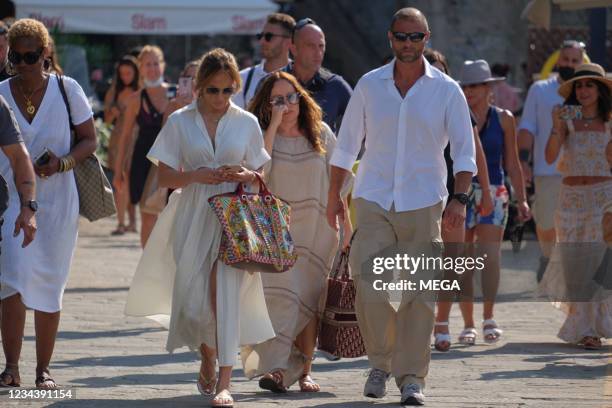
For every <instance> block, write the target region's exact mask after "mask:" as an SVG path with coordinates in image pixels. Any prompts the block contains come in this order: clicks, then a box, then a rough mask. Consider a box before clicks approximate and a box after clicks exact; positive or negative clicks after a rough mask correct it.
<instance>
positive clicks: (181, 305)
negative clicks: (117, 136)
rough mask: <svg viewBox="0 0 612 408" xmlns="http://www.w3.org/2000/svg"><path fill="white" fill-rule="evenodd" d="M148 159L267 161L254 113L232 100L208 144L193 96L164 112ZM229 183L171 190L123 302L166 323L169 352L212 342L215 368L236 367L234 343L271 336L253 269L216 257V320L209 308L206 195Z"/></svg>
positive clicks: (213, 242)
mask: <svg viewBox="0 0 612 408" xmlns="http://www.w3.org/2000/svg"><path fill="white" fill-rule="evenodd" d="M148 157H149V159H150V160H151V161H152V162H153V163H155V164H158V163H159V162H162V163H164V164H166V165H167V166H169V167H172V168H173V169H175V170H181V169H182V170H184V171H193V170H196V169H198V168H201V167H210V168H218V167H220V166H223V165H240V164H242V165H244V166H245V167H247V168H249V169H253V170H255V169H258V168H260V167H261V166H263V165H264V164H265V163H266V162H267V161H268V160H270V156H269V155H268V153H267V152H266V150H265V149H264V145H263V136H262V134H261V130H260V128H259V124H258V122H257V119H256V118H255V116H253V115H252V114H250V113H248V112H246V111H244V110H242V109H240V108H238V107H237V106H236V105H234V104H233V103H231V104H230V107H229V109H228V111H227V112H226V113H225V115H224V116H223V117H222V118H221V120H220V121H219V124H218V127H217V132H216V136H215V146H214V147H213V144H212V141H211V139H210V137H209V136H208V132H207V131H206V126H205V124H204V121H203V120H202V116H201V115H200V113H199V112H198V110H197V106H196V103H195V102H194V103H192V104H191V105H188V106H186V107H185V108H183V109H180V110H179V111H177V112H175V113H173V114H172V115H171V116H170V117H169V119H168V122H167V123H166V125H165V126H164V127H163V128H162V130H161V132H160V133H159V135H158V137H157V140H156V141H155V144H154V145H153V147H152V148H151V151H150V152H149V155H148ZM236 186H237V185H236V183H221V184H218V185H210V184H197V183H194V184H190V185H188V186H186V187H184V188H183V189H182V190H181V191H175V192H174V193H173V194H172V196H171V197H170V202H169V203H168V206H167V207H166V208H165V209H164V211H163V212H162V213H161V215H160V217H159V219H158V221H157V223H156V225H155V228H154V229H153V232H152V233H151V237H150V239H149V241H148V242H147V245H146V247H145V249H144V252H143V254H142V258H141V259H140V262H139V264H138V267H137V269H136V273H135V276H134V280H133V282H132V285H131V287H130V291H129V294H128V300H127V305H126V314H128V315H134V316H147V317H150V318H152V319H153V320H156V321H158V322H159V323H161V324H162V325H165V326H166V327H167V328H168V329H169V333H168V341H167V344H166V349H167V350H168V351H169V352H172V351H173V350H175V349H176V348H179V347H183V346H187V347H189V348H190V349H191V350H199V347H200V344H202V343H205V344H206V345H208V346H210V347H215V344H217V354H218V359H219V365H220V366H233V365H235V363H236V359H237V353H238V348H239V346H241V345H248V344H256V343H259V342H262V341H265V340H267V339H270V338H272V337H274V330H273V328H272V323H271V322H270V318H269V317H268V310H267V308H266V303H265V299H264V295H263V287H262V283H261V278H260V275H259V273H254V274H250V273H248V272H245V271H242V270H238V269H235V268H232V267H230V266H228V265H225V264H223V263H222V262H221V261H219V262H217V303H216V307H217V321H215V316H214V314H213V311H212V308H211V299H210V288H209V278H210V271H211V268H212V267H213V265H214V263H215V261H216V260H217V257H218V253H219V243H220V240H221V224H220V223H219V221H218V219H217V217H216V215H215V214H214V212H213V211H212V209H211V208H210V206H209V204H208V198H209V197H211V196H213V195H216V194H222V193H227V192H231V191H234V190H235V189H236ZM168 316H169V321H168Z"/></svg>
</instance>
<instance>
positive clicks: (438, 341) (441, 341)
mask: <svg viewBox="0 0 612 408" xmlns="http://www.w3.org/2000/svg"><path fill="white" fill-rule="evenodd" d="M423 56H424V57H425V58H426V59H427V61H428V62H429V63H430V64H431V65H433V66H434V67H436V68H438V69H439V70H440V71H442V72H444V73H445V74H446V75H450V71H449V68H448V63H447V61H446V57H445V56H444V55H443V54H442V53H440V52H439V51H437V50H433V49H431V48H425V50H424V52H423ZM470 119H471V120H472V129H473V133H474V146H475V147H476V167H477V168H478V175H477V176H476V178H477V179H478V184H479V185H480V187H481V189H482V191H484V192H487V194H482V198H481V200H480V203H479V214H480V215H481V216H487V215H489V214H491V212H492V211H493V198H492V196H491V194H489V192H490V185H489V171H488V169H487V162H486V159H485V153H484V151H483V150H482V143H481V142H480V137H479V136H478V128H477V127H476V121H475V120H474V118H473V117H471V118H470ZM444 160H445V161H446V169H447V171H448V173H447V178H446V189H447V190H448V192H449V194H452V193H453V192H454V191H455V176H454V175H453V159H452V157H451V152H450V145H449V144H447V145H446V148H445V149H444ZM442 240H443V241H444V243H445V244H446V245H445V250H446V254H447V255H448V256H454V257H459V256H462V255H463V253H464V251H465V248H464V246H463V243H464V242H465V225H461V226H459V227H457V228H450V229H449V228H444V229H442ZM446 273H447V275H446V276H445V279H459V281H460V282H461V283H463V280H464V279H466V278H469V279H472V277H471V276H470V277H466V276H465V274H456V273H455V271H447V272H446ZM468 285H469V287H471V282H469V283H468ZM456 297H459V300H460V303H459V307H460V308H461V310H462V311H463V310H464V309H466V310H465V313H466V314H467V315H471V314H472V310H471V309H472V308H473V302H471V299H470V301H469V302H461V300H462V299H461V291H460V290H459V291H457V292H451V291H446V290H445V291H441V292H440V294H439V295H438V302H437V304H436V306H437V310H436V322H435V325H434V338H435V340H434V347H435V349H436V350H438V351H442V352H445V351H449V350H450V347H451V336H450V333H449V325H448V320H449V316H450V312H451V308H452V305H453V300H454V299H455V298H456ZM467 322H468V323H467V326H466V327H465V328H464V329H463V330H462V331H461V333H460V334H459V342H460V343H462V344H467V345H471V344H474V342H475V341H476V331H475V329H474V327H473V324H472V323H470V322H469V320H468V321H467Z"/></svg>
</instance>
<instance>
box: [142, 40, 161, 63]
mask: <svg viewBox="0 0 612 408" xmlns="http://www.w3.org/2000/svg"><path fill="white" fill-rule="evenodd" d="M147 54H153V55H155V56H156V57H157V58H159V62H160V63H162V64H165V60H164V52H163V51H162V49H161V48H159V47H158V46H157V45H145V46H144V47H142V50H140V53H139V54H138V62H139V63H140V64H142V59H143V58H144V56H145V55H147Z"/></svg>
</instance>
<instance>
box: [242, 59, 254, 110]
mask: <svg viewBox="0 0 612 408" xmlns="http://www.w3.org/2000/svg"><path fill="white" fill-rule="evenodd" d="M254 73H255V66H252V67H251V69H249V73H248V74H247V78H246V82H245V83H244V89H243V90H242V96H243V97H244V107H245V109H246V104H247V92H249V88H250V87H251V81H252V80H253V74H254Z"/></svg>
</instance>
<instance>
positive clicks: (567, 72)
mask: <svg viewBox="0 0 612 408" xmlns="http://www.w3.org/2000/svg"><path fill="white" fill-rule="evenodd" d="M583 58H584V44H583V43H581V42H578V41H565V42H563V44H562V45H561V47H560V50H559V59H558V61H557V64H556V67H557V71H558V75H556V76H554V75H552V76H551V77H549V78H548V79H542V80H540V81H536V82H535V83H534V84H533V85H532V86H531V88H529V92H528V93H527V99H526V100H525V105H524V107H523V116H522V117H521V123H520V124H519V133H518V148H519V158H520V160H521V162H522V163H521V164H522V166H523V174H524V176H525V182H526V183H527V185H528V186H529V185H530V184H531V183H532V182H533V184H534V186H535V194H536V197H535V202H534V205H533V217H534V220H535V222H536V233H537V236H538V241H539V242H540V248H541V250H542V257H541V258H540V266H539V268H538V274H537V280H538V282H539V281H540V279H541V278H542V275H543V274H544V271H545V270H546V265H547V264H548V259H549V257H550V254H551V251H552V246H553V245H554V243H555V238H556V233H555V224H554V215H555V211H556V209H557V202H558V201H559V189H560V188H561V175H560V173H559V172H558V171H557V167H556V163H553V164H548V163H546V160H545V159H544V150H545V147H546V142H547V141H548V137H549V136H550V130H551V128H552V110H553V107H554V106H555V105H560V104H562V103H563V98H561V96H560V95H559V94H558V93H557V90H558V89H559V86H560V85H561V84H562V83H563V82H564V81H566V80H568V79H570V78H571V77H572V75H573V74H574V69H576V67H577V66H578V65H580V64H581V63H582V60H583ZM530 161H532V162H533V169H532V168H531V166H530V165H529V162H530Z"/></svg>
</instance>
